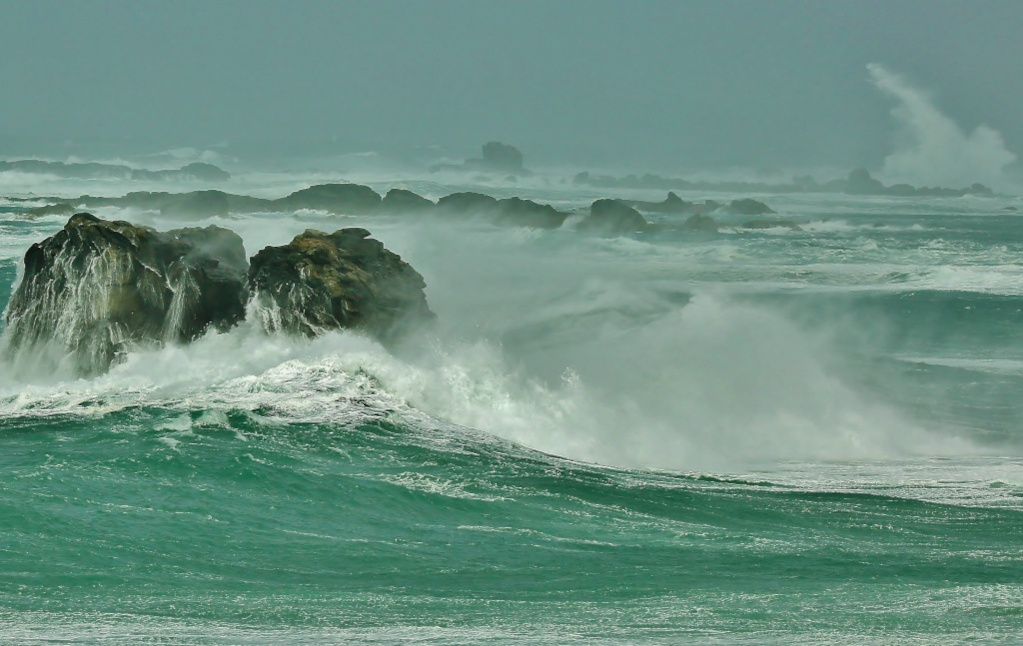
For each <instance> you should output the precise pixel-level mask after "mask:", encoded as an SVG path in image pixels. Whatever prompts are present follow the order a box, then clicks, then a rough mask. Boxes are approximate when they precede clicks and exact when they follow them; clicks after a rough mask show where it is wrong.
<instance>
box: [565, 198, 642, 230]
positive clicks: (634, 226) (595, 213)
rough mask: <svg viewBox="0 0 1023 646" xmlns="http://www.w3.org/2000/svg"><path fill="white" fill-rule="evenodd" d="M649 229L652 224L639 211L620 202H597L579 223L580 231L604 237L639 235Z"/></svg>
mask: <svg viewBox="0 0 1023 646" xmlns="http://www.w3.org/2000/svg"><path fill="white" fill-rule="evenodd" d="M649 228H650V223H649V222H647V221H646V218H644V217H643V216H642V215H640V214H639V211H637V210H636V209H634V208H632V207H631V206H629V205H628V204H626V203H624V202H622V201H620V200H597V201H596V202H594V203H593V204H591V205H590V214H589V215H588V216H586V218H584V219H583V220H582V221H581V222H580V223H579V230H580V231H587V232H590V233H599V234H604V235H617V234H622V233H638V232H642V231H646V230H648V229H649Z"/></svg>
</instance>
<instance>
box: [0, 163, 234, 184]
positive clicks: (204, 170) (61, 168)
mask: <svg viewBox="0 0 1023 646" xmlns="http://www.w3.org/2000/svg"><path fill="white" fill-rule="evenodd" d="M8 171H14V172H18V173H35V174H43V175H54V176H56V177H63V178H65V179H131V180H140V181H171V180H192V181H201V182H224V181H227V180H229V179H231V174H230V173H228V172H227V171H225V170H222V169H220V168H217V167H216V166H214V165H213V164H205V163H202V162H195V163H193V164H188V165H187V166H183V167H181V168H180V169H178V170H146V169H143V168H130V167H128V166H123V165H120V164H99V163H95V162H86V163H73V164H65V163H64V162H47V161H40V160H37V159H22V160H19V161H12V162H6V161H0V173H3V172H8Z"/></svg>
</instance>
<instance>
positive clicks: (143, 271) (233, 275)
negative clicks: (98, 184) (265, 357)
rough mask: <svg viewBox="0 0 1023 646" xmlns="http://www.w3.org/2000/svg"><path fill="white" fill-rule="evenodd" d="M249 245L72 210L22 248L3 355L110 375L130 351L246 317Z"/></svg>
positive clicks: (216, 231) (221, 233)
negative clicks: (20, 270)
mask: <svg viewBox="0 0 1023 646" xmlns="http://www.w3.org/2000/svg"><path fill="white" fill-rule="evenodd" d="M246 268H247V263H246V261H245V249H244V247H243V245H242V240H241V238H239V237H238V235H237V234H235V233H233V232H231V231H228V230H227V229H222V228H219V227H207V228H205V229H182V230H178V231H169V232H167V233H159V232H157V231H155V230H153V229H150V228H148V227H141V226H136V225H133V224H129V223H127V222H120V221H114V222H109V221H105V220H100V219H99V218H97V217H95V216H93V215H91V214H88V213H78V214H76V215H74V216H72V217H71V219H70V220H68V222H67V224H66V225H65V226H64V228H63V229H62V230H61V231H59V232H57V233H56V234H55V235H53V236H51V237H49V238H47V239H45V240H43V241H42V242H40V243H36V244H33V245H32V246H31V247H30V248H29V250H28V252H27V253H26V254H25V271H24V276H23V278H22V281H21V283H20V285H19V286H18V289H17V290H16V291H15V292H14V294H13V296H12V297H11V301H10V305H9V307H8V310H7V330H6V336H5V345H4V352H5V354H6V355H8V357H9V358H17V356H18V355H20V354H23V353H30V354H31V355H32V356H33V357H36V358H38V357H43V358H44V361H45V360H48V361H49V362H51V363H53V364H58V365H59V364H64V365H67V366H68V367H69V368H70V369H71V370H72V371H73V372H74V373H76V374H79V375H83V376H84V375H94V374H98V373H101V372H104V371H106V370H107V369H108V368H109V367H110V366H111V365H112V364H113V363H115V362H117V361H118V360H120V359H121V358H122V357H123V356H124V355H125V353H126V352H127V351H128V350H130V349H131V348H133V347H150V346H156V345H159V344H161V343H164V342H167V341H175V342H187V341H191V340H193V339H195V338H197V337H198V336H200V335H201V334H203V333H204V332H205V331H206V330H207V329H210V328H215V329H218V330H226V329H228V328H230V327H232V326H233V325H235V324H236V323H238V322H239V321H240V320H242V319H243V318H244V316H245V302H246V297H247V291H246V284H245V273H246Z"/></svg>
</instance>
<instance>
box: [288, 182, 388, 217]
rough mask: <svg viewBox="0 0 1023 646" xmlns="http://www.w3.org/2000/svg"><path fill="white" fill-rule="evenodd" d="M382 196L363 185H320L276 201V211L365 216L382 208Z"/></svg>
mask: <svg viewBox="0 0 1023 646" xmlns="http://www.w3.org/2000/svg"><path fill="white" fill-rule="evenodd" d="M380 202H381V199H380V195H379V194H378V193H377V192H376V191H374V190H373V189H371V188H370V187H368V186H362V185H361V184H319V185H317V186H310V187H309V188H304V189H302V190H300V191H295V192H294V193H292V194H291V195H288V196H287V197H282V198H281V199H279V200H274V201H273V203H272V205H273V207H274V210H279V211H280V210H291V211H294V210H298V209H315V210H320V211H327V212H328V213H345V214H351V215H365V214H368V213H373V212H375V211H376V210H377V209H378V208H379V207H380Z"/></svg>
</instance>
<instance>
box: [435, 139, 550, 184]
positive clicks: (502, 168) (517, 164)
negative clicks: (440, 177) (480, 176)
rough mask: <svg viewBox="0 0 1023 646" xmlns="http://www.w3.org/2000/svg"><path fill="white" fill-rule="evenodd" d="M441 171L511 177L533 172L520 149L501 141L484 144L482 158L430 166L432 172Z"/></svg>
mask: <svg viewBox="0 0 1023 646" xmlns="http://www.w3.org/2000/svg"><path fill="white" fill-rule="evenodd" d="M439 171H461V172H483V173H501V174H505V175H509V176H511V177H517V176H528V175H531V174H532V173H531V172H530V171H528V170H526V168H525V166H524V159H523V157H522V153H521V152H520V151H519V149H518V148H516V147H515V146H512V145H509V144H503V143H501V142H499V141H490V142H487V143H485V144H483V157H482V158H471V159H466V160H465V161H464V162H462V164H437V165H436V166H432V167H431V168H430V172H433V173H436V172H439Z"/></svg>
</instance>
